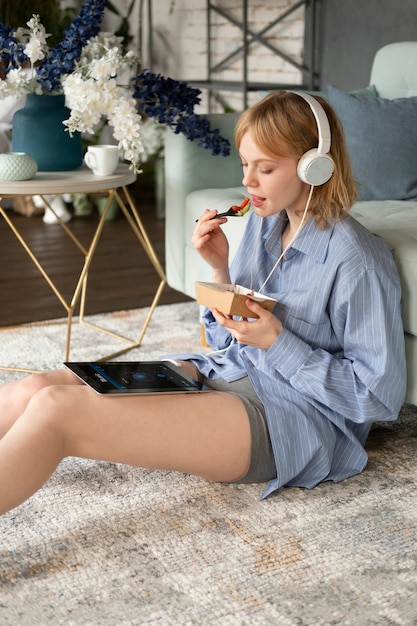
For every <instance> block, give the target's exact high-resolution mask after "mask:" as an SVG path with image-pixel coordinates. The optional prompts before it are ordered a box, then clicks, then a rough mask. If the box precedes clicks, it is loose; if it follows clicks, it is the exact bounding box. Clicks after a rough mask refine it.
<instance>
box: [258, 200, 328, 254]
mask: <svg viewBox="0 0 417 626" xmlns="http://www.w3.org/2000/svg"><path fill="white" fill-rule="evenodd" d="M266 219H268V218H266ZM271 219H273V220H274V222H275V223H273V224H271V230H269V229H268V232H267V233H265V235H264V239H265V249H266V250H267V251H268V252H272V249H273V248H275V246H276V241H277V240H278V241H281V236H282V232H283V230H284V228H285V226H286V225H287V223H288V219H287V215H286V212H285V211H281V213H279V214H278V215H276V216H271ZM333 230H334V226H333V225H332V224H330V225H328V226H327V228H325V229H324V230H320V229H318V228H317V226H316V224H315V221H314V217H310V219H309V220H308V222H307V224H305V226H304V227H303V228H302V229H301V231H300V232H299V233H298V235H297V238H296V240H295V241H294V242H293V243H292V244H291V246H290V248H289V250H288V251H287V253H286V256H287V258H290V257H291V256H292V255H293V254H295V251H298V252H301V253H302V254H305V255H306V256H309V257H311V258H313V259H314V260H315V261H317V262H318V263H325V261H326V258H327V254H328V249H329V243H330V239H331V237H332V235H333Z"/></svg>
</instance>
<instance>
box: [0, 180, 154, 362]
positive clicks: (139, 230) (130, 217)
mask: <svg viewBox="0 0 417 626" xmlns="http://www.w3.org/2000/svg"><path fill="white" fill-rule="evenodd" d="M120 189H121V190H122V192H123V195H124V199H123V197H122V195H121V194H120V193H119V190H117V189H112V190H110V191H108V196H107V202H106V205H105V207H104V211H103V213H102V215H101V217H100V220H99V223H98V225H97V228H96V231H95V233H94V236H93V238H92V240H91V243H90V246H89V248H88V249H86V248H84V246H83V245H82V244H81V242H80V241H79V240H78V238H77V237H76V236H75V235H74V233H73V232H72V231H71V230H70V228H69V227H68V226H67V225H66V224H65V222H63V221H62V220H61V219H60V218H59V216H58V215H56V213H55V211H54V210H53V208H52V207H50V206H49V203H48V202H47V201H46V200H45V198H44V201H45V203H46V204H47V205H48V206H49V208H50V209H51V210H52V212H53V213H54V214H55V216H56V217H57V219H58V221H59V223H60V225H61V226H62V228H63V229H64V230H65V232H66V233H67V234H68V236H69V237H70V238H71V239H72V241H73V242H74V243H75V245H76V246H77V247H78V248H79V249H80V251H81V252H82V254H83V255H84V257H85V258H84V265H83V267H82V270H81V273H80V275H79V278H78V280H77V283H76V286H75V289H74V293H73V295H72V298H71V301H70V302H67V300H66V299H65V298H64V296H63V295H62V293H61V292H60V290H59V289H58V287H57V286H56V285H55V283H54V282H53V280H52V279H51V277H50V276H49V274H48V272H47V271H46V269H45V268H44V267H43V265H42V264H41V263H40V262H39V260H38V258H37V257H36V255H35V254H34V252H33V251H32V249H31V248H30V246H29V245H28V244H27V242H26V241H25V240H24V239H23V237H22V236H21V234H20V233H19V231H18V229H17V228H16V226H15V225H14V224H13V222H12V220H11V219H10V218H9V216H8V215H7V212H6V211H5V210H4V209H3V207H2V206H1V204H0V215H1V216H2V217H3V219H4V220H5V222H6V223H7V225H8V226H9V228H10V229H11V230H12V232H13V234H14V235H15V236H16V238H17V239H18V241H19V242H20V244H21V245H22V246H23V248H24V249H25V251H26V252H27V254H28V255H29V257H30V258H31V260H32V262H33V263H34V264H35V266H36V267H37V268H38V270H39V272H40V273H41V275H42V276H43V277H44V279H45V280H46V282H47V283H48V285H49V287H50V288H51V289H52V291H53V292H54V293H55V295H56V296H57V298H58V300H59V301H60V302H61V304H62V306H63V307H64V309H65V311H66V312H67V316H68V317H67V336H66V344H65V353H64V360H65V361H68V360H69V358H70V348H71V333H72V324H73V321H74V320H73V314H74V310H75V308H76V306H77V304H78V302H80V313H79V317H78V322H79V323H80V324H84V325H85V326H88V327H90V328H92V329H94V330H96V331H99V332H102V333H106V334H107V335H110V336H112V337H115V338H116V339H120V340H121V341H124V342H126V343H128V346H127V347H125V348H123V349H121V350H118V351H117V352H114V353H112V354H110V355H107V356H106V357H102V358H101V359H100V360H107V359H112V358H115V357H116V356H119V355H121V354H124V353H126V352H128V351H129V350H133V349H134V348H138V347H139V346H140V345H141V343H142V340H143V337H144V335H145V333H146V330H147V328H148V326H149V323H150V321H151V318H152V315H153V313H154V311H155V308H156V306H157V304H158V302H159V299H160V297H161V294H162V291H163V289H164V287H165V285H166V276H165V272H164V270H163V268H162V266H161V264H160V262H159V259H158V257H157V256H156V254H155V251H154V248H153V246H152V244H151V242H150V240H149V237H148V235H147V232H146V230H145V228H144V226H143V223H142V220H141V219H140V216H139V214H138V211H137V209H136V206H135V204H134V202H133V200H132V197H131V195H130V193H129V191H128V189H127V187H121V188H120ZM113 198H115V199H116V200H117V203H118V204H119V207H120V209H121V210H122V212H123V214H124V216H125V218H126V219H127V221H128V223H129V225H130V227H131V228H132V230H133V232H134V234H135V235H136V237H137V239H138V241H139V243H140V244H141V246H142V248H143V249H144V251H145V252H146V254H147V256H148V258H149V260H150V261H151V263H152V265H153V267H154V269H155V271H156V273H157V274H158V276H159V278H160V282H159V285H158V287H157V290H156V292H155V295H154V297H153V300H152V303H151V305H150V309H149V312H148V315H147V317H146V319H145V322H144V324H143V326H142V329H141V331H140V333H139V335H138V337H137V338H136V339H130V338H128V337H124V336H123V335H120V334H118V333H115V332H112V331H109V330H108V329H106V328H103V327H101V326H98V325H96V324H93V323H91V322H89V321H88V320H86V319H85V317H84V310H85V302H86V296H87V279H88V272H89V269H90V265H91V262H92V260H93V257H94V254H95V251H96V248H97V245H98V243H99V240H100V237H101V234H102V231H103V227H104V224H105V220H106V216H107V213H108V211H109V209H110V205H111V201H112V199H113ZM0 201H1V198H0ZM129 209H130V211H129ZM0 370H7V371H15V372H25V373H32V372H34V371H36V370H31V369H26V368H14V367H6V366H0Z"/></svg>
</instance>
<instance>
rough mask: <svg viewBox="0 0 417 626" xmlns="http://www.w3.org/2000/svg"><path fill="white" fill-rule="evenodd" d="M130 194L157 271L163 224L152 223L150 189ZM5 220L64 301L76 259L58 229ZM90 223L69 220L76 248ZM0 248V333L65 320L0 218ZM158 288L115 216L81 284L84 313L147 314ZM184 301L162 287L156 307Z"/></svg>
mask: <svg viewBox="0 0 417 626" xmlns="http://www.w3.org/2000/svg"><path fill="white" fill-rule="evenodd" d="M130 191H131V193H132V196H133V197H134V199H135V204H136V206H137V208H138V210H139V214H140V217H141V219H142V220H143V223H144V226H145V228H146V230H147V232H148V235H149V238H150V240H151V242H152V245H153V247H154V249H155V252H156V254H157V256H158V258H159V260H160V262H161V264H162V266H163V267H165V254H164V252H165V240H164V228H165V224H164V221H163V220H161V219H157V218H156V211H155V206H154V197H153V192H152V187H150V186H143V187H141V181H140V178H138V181H137V182H136V183H135V184H134V185H133V186H132V187H131V188H130ZM8 215H10V217H11V219H12V220H13V222H14V223H15V224H16V225H17V226H18V229H19V231H20V232H21V233H22V235H23V237H24V238H25V239H26V241H27V242H28V243H29V245H30V247H31V248H32V250H33V251H34V252H35V254H36V255H37V256H38V259H39V261H40V262H41V263H42V265H44V267H45V269H46V270H47V271H48V273H49V274H50V276H51V278H52V280H53V281H54V283H55V284H56V285H57V287H58V289H59V290H60V291H61V292H62V293H63V295H64V297H65V298H66V299H67V300H70V299H71V296H72V293H73V291H74V288H75V284H76V279H77V277H78V276H79V273H80V271H81V268H82V264H83V261H84V257H83V255H82V254H81V252H80V251H79V250H78V248H77V247H76V246H75V245H74V244H73V242H72V241H71V240H70V239H69V238H68V235H67V234H66V233H65V232H64V231H63V230H62V228H61V227H60V226H59V225H57V224H52V225H50V224H49V225H48V224H45V223H44V222H43V220H42V217H41V216H40V217H39V216H38V217H30V218H27V217H23V216H21V215H19V214H17V213H15V212H14V211H13V210H12V209H11V210H10V211H8ZM97 220H98V216H97V213H93V214H92V215H91V216H88V217H74V218H73V219H72V220H71V222H70V223H69V226H70V227H71V229H72V230H73V232H74V233H75V234H76V235H77V237H78V238H79V239H80V240H81V242H82V243H83V245H85V246H86V245H88V244H89V242H90V240H91V236H92V234H93V232H94V229H95V227H96V225H97ZM0 242H1V246H0V267H1V276H0V304H1V306H0V326H10V325H15V324H21V323H25V322H33V321H40V320H47V319H55V318H58V317H66V315H67V314H66V311H65V309H64V307H63V305H62V304H61V302H60V301H59V300H58V298H57V296H56V295H55V294H54V293H53V291H52V289H51V287H50V286H49V285H48V284H47V282H46V281H45V279H44V278H43V277H42V276H41V275H40V273H39V270H38V269H37V268H36V267H35V265H34V264H33V262H32V261H31V259H30V258H29V256H28V255H27V253H26V251H25V250H24V249H23V247H22V246H21V244H20V243H19V242H18V240H17V239H16V237H15V235H14V234H13V233H12V231H11V230H10V229H9V227H8V225H7V224H6V222H5V221H4V219H3V218H2V217H1V216H0ZM159 280H160V279H159V277H158V275H157V274H156V272H155V270H154V268H153V266H152V265H151V263H150V261H149V259H148V257H147V255H146V254H145V252H144V251H143V249H142V247H141V246H140V244H139V243H138V240H137V238H136V237H135V235H134V234H133V232H132V230H131V228H130V226H129V225H128V222H127V220H126V219H125V217H124V216H123V214H121V213H120V215H119V217H118V218H117V219H116V220H114V221H109V222H106V224H105V226H104V230H103V233H102V237H101V240H100V242H99V245H98V248H97V251H96V254H95V257H94V259H93V262H92V265H91V269H90V273H89V277H88V290H87V299H86V308H85V312H86V313H87V314H89V313H90V314H91V313H101V312H107V311H114V310H121V309H132V308H137V307H143V306H149V305H150V304H151V302H152V298H153V294H154V293H155V291H156V288H157V286H158V284H159ZM187 300H189V298H187V297H186V296H184V295H183V294H181V293H179V292H177V291H174V290H173V289H171V288H169V287H165V288H164V291H163V293H162V296H161V299H160V304H170V303H174V302H184V301H187Z"/></svg>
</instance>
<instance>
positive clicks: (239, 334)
mask: <svg viewBox="0 0 417 626" xmlns="http://www.w3.org/2000/svg"><path fill="white" fill-rule="evenodd" d="M245 304H246V306H247V307H248V309H249V310H250V311H253V313H254V314H256V315H257V316H258V319H255V320H251V321H250V322H249V321H247V320H245V319H243V320H234V319H233V318H231V317H230V316H229V315H224V314H223V313H221V312H220V311H219V310H218V309H212V313H213V316H214V318H215V320H216V321H217V322H218V323H219V324H220V326H224V328H227V330H228V331H229V332H230V333H231V334H232V335H233V337H234V338H235V339H236V340H237V341H238V342H239V343H244V344H246V345H248V346H252V348H259V349H260V350H268V348H270V347H271V346H272V344H273V343H274V342H275V341H276V339H277V338H278V337H279V335H280V332H281V330H282V324H281V322H280V321H279V319H278V318H276V317H275V315H273V314H272V313H270V312H269V311H266V310H265V309H264V308H263V307H262V306H261V305H260V304H258V303H257V302H254V301H253V300H250V299H249V298H248V299H247V300H246V303H245ZM254 317H255V315H254Z"/></svg>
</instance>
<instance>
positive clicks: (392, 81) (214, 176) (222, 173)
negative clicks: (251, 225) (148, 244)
mask: <svg viewBox="0 0 417 626" xmlns="http://www.w3.org/2000/svg"><path fill="white" fill-rule="evenodd" d="M322 95H323V94H322ZM324 96H325V97H326V98H327V99H328V100H329V102H330V103H331V104H332V106H333V107H334V109H335V110H336V112H337V113H338V115H339V117H340V119H341V121H342V124H343V126H344V130H345V135H346V141H347V146H348V150H349V153H350V157H351V161H352V168H353V171H354V175H355V178H356V180H357V182H358V190H359V194H360V197H359V201H358V202H357V203H355V205H354V206H353V207H352V210H351V213H352V215H353V216H354V217H355V218H357V219H358V220H359V221H360V222H362V223H363V224H364V225H365V226H366V227H367V228H369V229H370V230H371V231H372V232H375V233H376V234H378V235H380V236H382V237H383V238H384V239H385V240H386V241H387V243H388V244H389V245H390V246H391V247H392V248H393V250H394V255H395V259H396V263H397V266H398V270H399V274H400V277H401V283H402V290H403V320H404V330H405V344H406V355H407V376H408V380H407V399H406V401H407V402H410V403H412V404H417V42H400V43H393V44H389V45H386V46H384V47H383V48H381V49H380V50H379V51H378V52H377V53H376V55H375V58H374V61H373V65H372V69H371V75H370V82H369V85H367V86H366V87H364V89H362V90H357V91H355V92H350V93H345V92H342V91H341V90H339V89H338V88H336V87H334V86H328V88H327V90H326V92H325V94H324ZM237 117H238V114H237V113H219V114H210V115H208V118H209V120H210V122H211V124H212V126H213V127H214V128H218V129H219V130H220V132H221V134H222V135H223V136H224V137H227V138H228V139H229V140H230V141H231V143H232V150H231V154H230V156H228V157H222V156H212V155H211V153H210V152H209V151H208V150H204V149H202V148H199V147H198V146H197V145H196V144H195V143H194V142H191V141H188V140H186V139H185V138H184V137H183V136H182V135H177V134H174V133H171V132H168V134H167V137H166V144H165V185H166V205H165V228H166V237H165V246H166V274H167V281H168V284H169V285H170V286H171V287H172V288H174V289H176V290H178V291H180V292H182V293H184V294H187V295H188V296H190V297H195V291H194V282H195V281H196V280H202V281H207V280H208V281H209V280H210V279H211V272H210V268H208V267H207V266H206V264H205V263H204V262H203V261H202V260H201V258H200V257H199V255H198V254H197V253H196V252H195V250H194V248H193V246H192V244H191V236H192V232H193V229H194V226H195V221H196V219H197V218H198V217H199V216H200V215H201V214H202V212H203V211H204V209H206V208H208V207H209V208H217V209H218V210H219V211H223V210H226V209H228V208H229V207H230V206H231V205H232V204H240V202H241V200H242V199H243V197H244V196H245V188H244V187H242V182H241V181H242V169H241V165H240V159H239V157H238V155H237V152H236V149H235V147H234V143H233V133H234V125H235V123H236V120H237ZM247 218H248V215H246V216H244V217H241V218H236V219H231V220H229V222H228V224H226V225H225V226H224V230H225V232H226V234H227V236H228V239H229V243H230V256H231V258H233V255H234V254H235V252H236V249H237V246H238V244H239V241H240V238H241V236H242V233H243V230H244V228H245V226H246V222H247Z"/></svg>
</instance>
